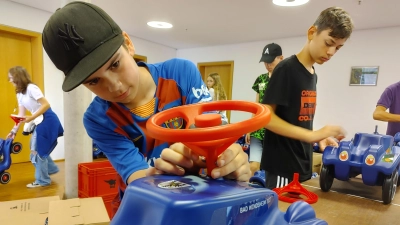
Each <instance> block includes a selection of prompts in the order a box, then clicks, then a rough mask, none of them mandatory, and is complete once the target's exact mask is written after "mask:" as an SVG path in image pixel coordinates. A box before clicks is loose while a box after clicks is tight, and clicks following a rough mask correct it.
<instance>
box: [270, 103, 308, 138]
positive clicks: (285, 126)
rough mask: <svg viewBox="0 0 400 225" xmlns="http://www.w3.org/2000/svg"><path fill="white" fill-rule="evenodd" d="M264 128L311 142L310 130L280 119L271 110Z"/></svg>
mask: <svg viewBox="0 0 400 225" xmlns="http://www.w3.org/2000/svg"><path fill="white" fill-rule="evenodd" d="M265 128H266V129H268V130H270V131H272V132H274V133H276V134H279V135H281V136H285V137H288V138H292V139H296V140H300V141H304V142H311V139H310V136H311V133H312V131H310V130H307V129H304V128H302V127H298V126H295V125H293V124H290V123H288V122H286V121H284V120H282V119H281V118H280V117H279V116H277V115H276V114H275V113H274V112H273V111H272V110H271V120H270V122H269V123H268V124H267V126H265Z"/></svg>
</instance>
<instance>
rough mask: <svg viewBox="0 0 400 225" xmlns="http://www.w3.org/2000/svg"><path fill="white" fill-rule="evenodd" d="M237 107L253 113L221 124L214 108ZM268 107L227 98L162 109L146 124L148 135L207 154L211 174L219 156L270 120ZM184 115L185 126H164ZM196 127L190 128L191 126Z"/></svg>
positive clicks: (227, 108)
mask: <svg viewBox="0 0 400 225" xmlns="http://www.w3.org/2000/svg"><path fill="white" fill-rule="evenodd" d="M225 110H235V111H244V112H249V113H252V114H254V117H253V118H251V119H248V120H245V121H241V122H237V123H233V124H227V125H223V126H219V125H220V124H221V115H219V114H216V113H208V112H213V111H225ZM270 117H271V115H270V111H269V109H268V108H267V106H265V105H262V104H259V103H255V102H248V101H236V100H225V101H215V102H207V103H198V104H191V105H184V106H179V107H175V108H172V109H168V110H165V111H162V112H160V113H157V114H155V115H154V116H152V117H151V118H150V119H149V120H148V121H147V123H146V127H147V131H148V132H149V135H150V136H152V137H154V138H156V139H158V140H163V141H168V142H172V143H174V142H182V143H183V144H185V145H186V146H188V147H189V148H191V149H192V150H193V151H195V152H196V153H197V154H199V155H202V156H205V157H206V158H207V159H208V160H207V170H208V173H209V175H210V173H211V170H212V169H213V168H214V167H215V160H216V159H217V157H218V156H219V155H220V154H221V153H222V152H223V151H224V150H225V149H226V148H227V147H229V146H230V145H231V144H232V143H234V142H235V141H236V140H237V139H238V138H239V137H240V136H242V135H243V134H246V133H249V132H252V131H255V130H258V129H260V128H262V127H264V126H265V125H267V124H268V122H269V121H270ZM172 118H182V119H183V120H184V121H185V122H186V124H185V127H184V129H169V128H164V127H161V126H160V124H164V123H165V121H169V120H170V119H172ZM193 125H194V126H195V127H196V129H188V128H189V127H190V126H193Z"/></svg>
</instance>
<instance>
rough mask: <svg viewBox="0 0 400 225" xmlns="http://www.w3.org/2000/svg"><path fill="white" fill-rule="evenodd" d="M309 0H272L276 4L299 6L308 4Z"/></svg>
mask: <svg viewBox="0 0 400 225" xmlns="http://www.w3.org/2000/svg"><path fill="white" fill-rule="evenodd" d="M308 1H309V0H272V2H273V3H274V4H275V5H279V6H298V5H303V4H306V3H307V2H308Z"/></svg>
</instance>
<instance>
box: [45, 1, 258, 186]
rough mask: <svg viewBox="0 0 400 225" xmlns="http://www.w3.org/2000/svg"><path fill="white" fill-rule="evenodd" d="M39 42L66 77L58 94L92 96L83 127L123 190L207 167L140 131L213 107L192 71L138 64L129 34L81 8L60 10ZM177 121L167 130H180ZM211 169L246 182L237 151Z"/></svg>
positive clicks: (183, 64)
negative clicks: (168, 114) (167, 117)
mask: <svg viewBox="0 0 400 225" xmlns="http://www.w3.org/2000/svg"><path fill="white" fill-rule="evenodd" d="M42 37H43V46H44V49H45V50H46V52H47V54H48V55H49V57H50V59H51V60H52V61H53V63H54V64H55V66H56V67H57V68H58V69H60V70H62V71H63V72H64V74H65V76H66V78H65V80H64V83H63V87H62V88H63V90H64V91H66V92H68V91H71V90H73V89H74V88H76V87H77V86H79V85H81V84H83V85H84V86H85V87H86V88H88V89H89V90H90V91H92V92H93V93H95V94H96V95H97V97H95V98H94V100H93V101H92V103H91V105H90V106H89V107H88V109H87V111H86V112H85V115H84V118H83V121H84V126H85V129H86V131H87V133H88V135H89V136H90V137H91V138H92V139H93V140H94V142H95V143H96V144H97V145H98V147H99V148H100V149H101V150H102V151H103V152H104V153H105V154H106V155H107V157H108V159H109V160H110V162H111V163H112V165H113V167H114V168H115V169H116V170H117V171H118V173H119V174H120V175H121V177H122V178H123V181H124V183H126V184H129V183H130V182H132V181H133V180H135V179H137V178H140V177H144V176H145V175H152V174H155V173H163V172H167V173H172V174H177V175H183V174H184V173H185V170H186V171H199V170H198V169H199V168H204V167H205V166H206V165H205V163H204V162H203V161H202V160H200V159H201V158H200V157H199V156H198V155H195V154H194V153H191V151H190V149H188V148H187V147H185V146H184V145H182V144H181V143H175V144H173V145H171V146H169V145H168V143H167V142H163V141H159V140H154V139H153V138H151V137H150V136H148V135H147V130H146V127H145V124H146V121H147V120H148V118H149V117H150V116H152V115H153V114H155V113H158V112H160V111H163V110H166V109H169V108H172V107H176V106H179V105H184V104H185V105H186V104H193V103H198V102H206V101H211V97H210V96H209V94H208V91H207V88H206V86H205V84H204V82H203V81H202V79H201V76H200V73H199V71H198V70H197V68H196V66H195V65H194V64H193V63H191V62H189V61H186V60H181V59H172V60H168V61H166V62H162V63H157V64H146V63H143V62H141V63H138V64H136V62H135V61H134V59H133V57H132V56H133V55H134V54H135V48H134V46H133V44H132V42H131V39H130V38H129V36H128V34H127V33H125V32H123V31H122V30H121V29H120V28H119V26H118V25H117V24H116V23H115V22H114V21H113V20H112V19H111V18H110V17H109V15H107V13H105V12H104V11H103V10H102V9H100V8H99V7H97V6H95V5H93V4H89V3H85V2H80V1H76V2H71V3H69V4H67V5H66V6H64V7H63V8H61V9H59V10H57V11H56V12H55V13H54V14H53V15H52V16H51V17H50V19H49V21H48V22H47V23H46V25H45V28H44V30H43V36H42ZM181 120H182V119H181V118H177V121H176V123H166V126H168V127H169V125H171V126H172V125H174V124H182V123H181V122H182V121H181ZM167 124H169V125H167ZM171 128H173V127H171ZM176 128H179V127H176ZM149 164H150V165H154V166H155V167H150V168H149ZM216 164H217V168H215V169H214V170H213V171H212V173H211V175H212V177H213V178H219V177H228V178H231V179H238V180H241V181H247V180H248V179H249V178H250V169H249V164H248V162H247V155H246V153H244V152H243V151H242V149H241V147H240V145H238V144H233V145H231V146H230V147H229V148H228V149H227V150H226V151H225V152H224V153H222V154H221V156H220V157H219V158H218V160H217V162H216Z"/></svg>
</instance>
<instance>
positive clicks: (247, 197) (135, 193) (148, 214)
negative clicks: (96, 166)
mask: <svg viewBox="0 0 400 225" xmlns="http://www.w3.org/2000/svg"><path fill="white" fill-rule="evenodd" d="M214 110H241V111H246V112H250V113H253V114H254V117H253V118H252V119H250V120H246V121H242V122H238V123H234V124H227V125H222V126H219V125H221V116H220V115H219V114H203V113H204V112H209V111H214ZM178 116H179V117H182V118H184V119H185V122H186V125H185V128H188V127H189V126H190V125H192V124H194V125H195V126H194V127H196V128H195V129H167V128H163V127H161V126H160V124H164V123H163V122H161V121H167V120H169V119H170V118H176V117H178ZM193 118H194V121H193ZM269 119H270V114H269V111H268V109H267V108H266V107H265V106H263V105H261V104H258V103H253V102H245V101H215V102H211V103H200V104H192V105H185V106H179V107H175V108H172V109H168V110H165V111H163V112H160V113H157V114H155V115H153V116H152V117H151V118H150V119H149V120H148V121H147V123H146V127H147V131H148V134H149V135H151V136H153V137H156V138H157V139H158V140H163V141H169V142H182V143H183V144H185V145H186V146H187V147H189V148H190V149H191V150H192V151H195V152H196V153H197V154H198V155H201V156H204V157H205V161H206V164H207V175H204V176H198V175H186V176H169V175H156V176H149V177H145V178H141V179H137V180H135V181H133V182H131V183H130V184H129V185H128V187H127V188H126V190H125V193H124V195H123V199H122V202H121V205H120V207H119V209H118V211H117V213H116V215H115V216H114V217H113V219H112V221H111V224H112V225H130V224H135V225H148V224H151V225H187V224H192V225H268V224H279V225H290V224H293V225H326V224H327V223H326V222H325V221H322V220H320V219H317V218H316V217H315V212H314V209H313V208H312V207H311V206H310V205H309V204H307V203H306V202H304V201H298V202H295V203H293V204H292V205H291V206H289V208H288V209H287V211H286V212H285V213H283V212H281V211H280V210H279V209H278V197H277V194H276V193H275V192H274V191H272V190H269V189H266V188H259V187H261V186H259V185H252V184H250V183H247V182H237V181H233V180H225V179H212V178H210V177H211V176H210V173H211V170H212V169H213V168H215V167H216V165H215V162H216V160H217V158H218V156H219V155H220V154H221V153H222V152H223V151H224V150H225V149H226V148H227V147H229V146H230V145H231V144H232V143H234V142H235V141H236V140H237V139H238V138H239V137H240V136H242V135H243V133H248V132H251V131H253V130H257V129H259V128H261V127H262V126H264V125H265V124H267V123H268V121H269ZM260 183H261V184H262V183H265V181H261V182H260ZM255 186H257V187H255Z"/></svg>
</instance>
